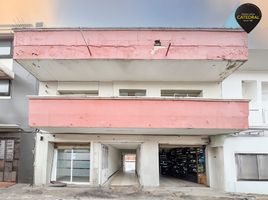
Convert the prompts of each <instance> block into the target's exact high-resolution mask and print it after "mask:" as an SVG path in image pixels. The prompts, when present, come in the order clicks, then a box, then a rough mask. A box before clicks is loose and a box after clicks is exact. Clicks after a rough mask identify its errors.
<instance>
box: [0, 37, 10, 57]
mask: <svg viewBox="0 0 268 200" xmlns="http://www.w3.org/2000/svg"><path fill="white" fill-rule="evenodd" d="M11 57H12V40H8V39H7V40H0V58H11Z"/></svg>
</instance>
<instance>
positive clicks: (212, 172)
mask: <svg viewBox="0 0 268 200" xmlns="http://www.w3.org/2000/svg"><path fill="white" fill-rule="evenodd" d="M206 154H207V156H206V162H207V167H206V169H207V170H206V175H207V179H208V181H207V182H208V185H209V186H210V187H211V188H215V189H222V190H224V156H223V147H211V146H207V148H206Z"/></svg>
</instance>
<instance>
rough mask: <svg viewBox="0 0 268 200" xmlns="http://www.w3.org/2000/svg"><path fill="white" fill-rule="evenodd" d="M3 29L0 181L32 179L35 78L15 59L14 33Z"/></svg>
mask: <svg viewBox="0 0 268 200" xmlns="http://www.w3.org/2000/svg"><path fill="white" fill-rule="evenodd" d="M1 27H2V29H1V30H0V182H2V181H4V182H19V183H33V161H34V154H33V152H34V144H35V140H34V133H33V132H34V130H35V128H29V126H28V98H27V95H34V94H37V92H38V83H37V81H36V79H35V78H34V77H33V76H32V75H30V74H29V72H27V71H26V70H25V69H24V68H22V67H21V66H20V65H19V64H18V63H16V62H14V61H13V59H12V55H13V54H12V51H13V48H12V46H13V33H12V31H11V29H10V27H9V28H8V29H6V28H5V29H4V26H1Z"/></svg>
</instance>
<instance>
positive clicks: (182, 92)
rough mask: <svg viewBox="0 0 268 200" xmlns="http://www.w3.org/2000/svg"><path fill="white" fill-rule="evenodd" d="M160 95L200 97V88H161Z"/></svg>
mask: <svg viewBox="0 0 268 200" xmlns="http://www.w3.org/2000/svg"><path fill="white" fill-rule="evenodd" d="M161 97H202V90H161Z"/></svg>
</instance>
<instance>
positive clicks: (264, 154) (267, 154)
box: [235, 153, 268, 182]
mask: <svg viewBox="0 0 268 200" xmlns="http://www.w3.org/2000/svg"><path fill="white" fill-rule="evenodd" d="M241 155H242V156H243V155H244V156H246V155H251V156H252V155H254V156H256V160H257V168H256V169H257V174H258V178H257V179H256V178H239V177H240V176H239V161H238V156H241ZM258 156H268V153H235V163H236V180H237V181H266V182H267V181H268V178H265V179H261V178H260V167H259V159H258Z"/></svg>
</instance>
